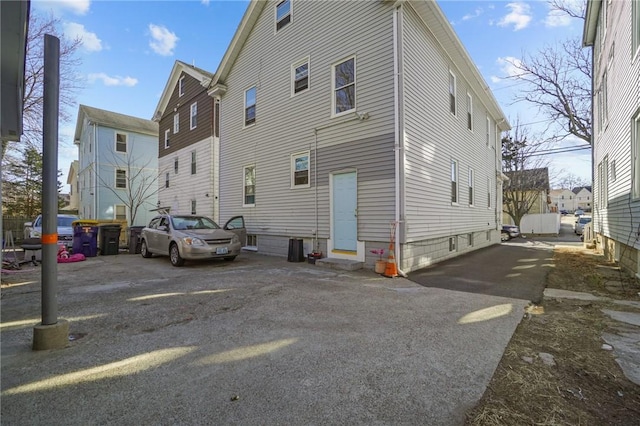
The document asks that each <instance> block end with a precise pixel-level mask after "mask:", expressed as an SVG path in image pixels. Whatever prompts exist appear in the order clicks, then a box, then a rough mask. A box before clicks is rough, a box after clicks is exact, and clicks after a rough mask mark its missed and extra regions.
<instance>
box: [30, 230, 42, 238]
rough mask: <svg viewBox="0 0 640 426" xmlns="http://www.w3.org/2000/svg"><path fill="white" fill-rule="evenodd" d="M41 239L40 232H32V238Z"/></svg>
mask: <svg viewBox="0 0 640 426" xmlns="http://www.w3.org/2000/svg"><path fill="white" fill-rule="evenodd" d="M40 237H41V233H40V231H36V230H35V229H34V230H32V231H31V238H40Z"/></svg>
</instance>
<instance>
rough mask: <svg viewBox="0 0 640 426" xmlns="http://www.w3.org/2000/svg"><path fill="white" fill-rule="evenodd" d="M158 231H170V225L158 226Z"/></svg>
mask: <svg viewBox="0 0 640 426" xmlns="http://www.w3.org/2000/svg"><path fill="white" fill-rule="evenodd" d="M158 231H163V232H168V231H169V227H168V226H164V225H161V226H158Z"/></svg>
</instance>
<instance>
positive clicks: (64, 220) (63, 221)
mask: <svg viewBox="0 0 640 426" xmlns="http://www.w3.org/2000/svg"><path fill="white" fill-rule="evenodd" d="M74 220H78V218H77V217H58V226H61V227H62V226H65V227H71V226H72V225H71V224H72V223H73V221H74Z"/></svg>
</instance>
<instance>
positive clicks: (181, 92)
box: [178, 75, 184, 97]
mask: <svg viewBox="0 0 640 426" xmlns="http://www.w3.org/2000/svg"><path fill="white" fill-rule="evenodd" d="M182 96H184V75H183V76H182V77H180V80H178V97H182Z"/></svg>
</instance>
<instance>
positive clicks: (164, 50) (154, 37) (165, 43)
mask: <svg viewBox="0 0 640 426" xmlns="http://www.w3.org/2000/svg"><path fill="white" fill-rule="evenodd" d="M149 31H150V33H151V40H150V41H149V46H150V47H151V49H153V51H154V52H156V53H157V54H158V55H162V56H171V55H173V49H175V48H176V43H177V42H178V40H180V39H179V38H178V36H176V34H175V33H174V32H171V31H169V30H168V29H167V28H166V27H163V26H160V25H155V24H149Z"/></svg>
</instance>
